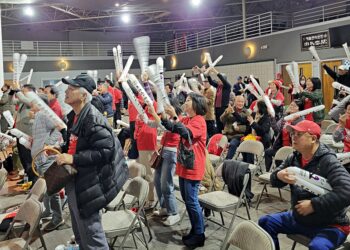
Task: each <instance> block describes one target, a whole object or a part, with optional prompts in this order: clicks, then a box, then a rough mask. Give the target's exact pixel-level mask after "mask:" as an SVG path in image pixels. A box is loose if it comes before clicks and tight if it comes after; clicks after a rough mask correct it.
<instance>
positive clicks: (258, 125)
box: [250, 115, 271, 149]
mask: <svg viewBox="0 0 350 250" xmlns="http://www.w3.org/2000/svg"><path fill="white" fill-rule="evenodd" d="M250 127H251V128H252V129H254V130H255V132H256V135H257V136H260V137H261V142H262V144H264V148H265V149H267V148H269V147H270V144H271V137H270V128H271V122H270V117H269V116H268V115H263V116H262V117H261V118H260V120H259V121H258V122H253V123H252V125H250Z"/></svg>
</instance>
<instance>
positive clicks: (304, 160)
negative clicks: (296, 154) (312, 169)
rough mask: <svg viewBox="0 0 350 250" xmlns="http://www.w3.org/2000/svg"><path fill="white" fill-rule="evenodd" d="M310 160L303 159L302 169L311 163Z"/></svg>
mask: <svg viewBox="0 0 350 250" xmlns="http://www.w3.org/2000/svg"><path fill="white" fill-rule="evenodd" d="M310 160H311V159H310ZM310 160H306V159H304V158H303V157H301V168H304V167H305V166H306V165H307V164H308V163H309V162H310Z"/></svg>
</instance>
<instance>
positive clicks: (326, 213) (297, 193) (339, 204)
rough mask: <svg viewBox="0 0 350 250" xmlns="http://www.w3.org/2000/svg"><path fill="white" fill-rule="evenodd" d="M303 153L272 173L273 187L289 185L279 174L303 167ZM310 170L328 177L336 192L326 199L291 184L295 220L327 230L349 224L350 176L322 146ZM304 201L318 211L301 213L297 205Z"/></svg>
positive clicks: (311, 163)
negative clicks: (278, 176) (347, 212)
mask: <svg viewBox="0 0 350 250" xmlns="http://www.w3.org/2000/svg"><path fill="white" fill-rule="evenodd" d="M300 162H301V154H300V153H298V152H294V153H293V155H290V156H289V157H288V158H287V160H286V161H284V162H283V163H282V164H281V166H279V167H278V168H276V170H275V171H274V172H273V173H272V174H271V184H272V186H274V187H279V188H281V187H283V186H285V185H287V184H286V183H284V182H282V181H280V180H279V179H278V178H277V172H278V171H280V170H282V169H284V168H287V167H289V166H296V167H301V164H300ZM304 169H305V170H306V171H309V172H312V173H314V174H317V175H320V176H322V177H324V178H327V180H328V183H329V184H330V185H331V187H332V189H333V191H332V192H329V193H327V194H325V195H322V196H316V195H314V194H311V193H309V192H307V191H305V190H303V189H302V188H300V187H297V186H295V185H290V187H291V195H292V199H291V203H292V209H293V216H294V218H295V220H296V221H297V222H298V223H300V224H302V225H305V226H313V227H325V226H330V225H349V218H348V217H347V216H346V207H347V206H349V205H350V175H349V173H348V172H347V171H346V170H345V168H344V167H343V166H342V165H341V164H340V162H339V161H338V160H337V158H336V155H335V153H333V152H332V151H331V150H330V149H329V148H328V147H327V146H326V145H324V144H322V143H321V144H320V146H319V148H318V149H317V151H316V152H315V154H314V156H313V158H312V159H311V161H310V162H309V163H308V164H307V165H306V166H305V167H304ZM300 200H311V203H312V207H313V208H314V210H315V211H314V212H313V213H312V214H309V215H307V216H302V215H300V214H298V212H297V211H296V210H295V205H296V204H297V203H298V201H300Z"/></svg>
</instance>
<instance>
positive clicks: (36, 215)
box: [0, 197, 47, 250]
mask: <svg viewBox="0 0 350 250" xmlns="http://www.w3.org/2000/svg"><path fill="white" fill-rule="evenodd" d="M41 212H42V211H41V204H40V202H39V201H37V200H36V199H35V198H34V197H30V198H29V199H27V200H26V201H25V202H24V203H23V204H22V205H21V207H20V208H19V210H18V212H17V214H16V217H15V218H14V219H13V221H12V222H11V224H10V227H9V229H8V230H7V232H6V234H5V237H4V239H8V238H9V236H10V233H11V232H12V233H13V235H14V236H15V238H13V239H8V240H5V241H1V242H0V249H3V250H7V249H8V250H10V249H28V248H29V244H30V242H31V240H32V237H33V234H34V233H35V231H36V230H37V231H39V236H40V241H41V244H42V246H43V247H44V249H45V250H46V249H47V248H46V244H45V241H44V238H43V235H42V233H41V230H40V228H39V222H40V217H41ZM16 222H20V223H24V224H25V225H29V229H28V227H27V226H25V227H23V229H22V231H21V233H20V235H19V236H17V234H16V232H15V230H13V229H14V224H15V223H16ZM26 230H28V235H27V236H26V238H24V237H22V236H23V233H24V231H26Z"/></svg>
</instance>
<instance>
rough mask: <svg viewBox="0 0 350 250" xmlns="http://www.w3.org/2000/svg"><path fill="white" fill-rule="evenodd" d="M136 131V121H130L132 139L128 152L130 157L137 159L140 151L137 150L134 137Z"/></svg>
mask: <svg viewBox="0 0 350 250" xmlns="http://www.w3.org/2000/svg"><path fill="white" fill-rule="evenodd" d="M134 133H135V122H130V139H131V148H130V150H129V153H128V157H129V158H130V159H137V158H139V151H138V150H137V144H136V140H135V137H134Z"/></svg>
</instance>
